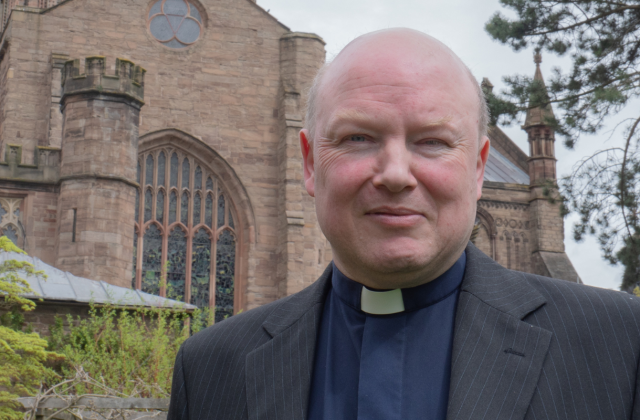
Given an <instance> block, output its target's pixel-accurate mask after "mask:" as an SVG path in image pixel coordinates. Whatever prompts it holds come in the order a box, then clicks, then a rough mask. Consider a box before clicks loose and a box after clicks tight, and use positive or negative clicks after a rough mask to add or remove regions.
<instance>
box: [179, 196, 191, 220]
mask: <svg viewBox="0 0 640 420" xmlns="http://www.w3.org/2000/svg"><path fill="white" fill-rule="evenodd" d="M180 222H181V223H182V224H183V225H185V226H186V225H187V224H188V223H189V194H188V193H186V192H184V193H182V200H180Z"/></svg>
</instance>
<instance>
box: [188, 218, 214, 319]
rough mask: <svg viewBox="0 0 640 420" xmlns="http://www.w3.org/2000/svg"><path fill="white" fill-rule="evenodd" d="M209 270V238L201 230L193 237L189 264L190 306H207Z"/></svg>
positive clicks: (205, 232) (203, 230)
mask: <svg viewBox="0 0 640 420" xmlns="http://www.w3.org/2000/svg"><path fill="white" fill-rule="evenodd" d="M210 270H211V238H210V237H209V234H208V233H207V231H206V230H205V229H203V228H201V229H199V230H198V231H197V232H196V234H195V235H194V237H193V261H192V263H191V304H192V305H196V306H198V307H200V308H202V307H206V306H209V280H210V275H209V273H210Z"/></svg>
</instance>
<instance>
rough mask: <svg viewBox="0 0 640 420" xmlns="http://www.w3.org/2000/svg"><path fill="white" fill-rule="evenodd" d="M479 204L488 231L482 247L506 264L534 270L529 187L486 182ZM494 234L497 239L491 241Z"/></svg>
mask: <svg viewBox="0 0 640 420" xmlns="http://www.w3.org/2000/svg"><path fill="white" fill-rule="evenodd" d="M478 208H479V210H478V213H479V218H480V221H481V222H483V228H484V230H485V231H486V234H485V236H482V235H481V236H480V245H481V246H480V249H481V250H482V251H484V252H485V253H486V254H487V255H489V256H490V257H492V258H494V259H495V260H496V261H497V262H498V263H500V264H501V265H503V266H504V267H507V268H510V269H513V270H518V271H527V272H532V268H531V267H532V266H531V238H530V221H529V187H528V186H526V185H519V184H504V183H499V182H485V183H484V187H483V189H482V198H481V199H480V201H479V202H478ZM483 214H484V216H483ZM491 234H493V241H492V243H490V245H487V242H488V241H489V240H490V239H491Z"/></svg>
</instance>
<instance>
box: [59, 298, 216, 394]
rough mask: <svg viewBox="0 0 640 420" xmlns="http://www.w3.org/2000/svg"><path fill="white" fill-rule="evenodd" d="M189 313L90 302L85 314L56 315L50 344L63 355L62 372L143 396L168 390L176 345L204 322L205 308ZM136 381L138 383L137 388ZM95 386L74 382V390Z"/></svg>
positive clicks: (92, 390) (202, 325) (79, 391)
mask: <svg viewBox="0 0 640 420" xmlns="http://www.w3.org/2000/svg"><path fill="white" fill-rule="evenodd" d="M192 316H193V318H194V319H191V318H190V317H189V315H188V314H186V313H184V312H176V311H172V310H169V309H167V308H133V309H131V308H129V309H119V308H118V307H116V306H104V307H96V306H95V305H92V306H91V308H90V311H89V317H88V318H84V319H81V318H79V317H78V318H77V319H73V317H71V316H70V315H68V316H67V319H66V325H65V322H64V320H63V319H62V318H60V317H58V318H56V322H55V325H54V326H53V327H52V328H51V336H50V338H49V348H50V350H53V351H56V352H59V353H61V354H63V355H64V356H65V357H66V358H65V361H64V363H62V365H61V366H60V368H59V369H60V371H61V373H62V375H63V376H65V377H71V376H73V375H74V374H75V372H76V369H78V368H80V367H82V369H83V370H84V371H85V372H86V373H87V374H89V376H91V377H93V378H95V379H97V380H99V381H101V382H102V383H103V384H104V385H105V386H107V387H109V388H112V389H114V390H116V391H118V392H120V393H122V394H123V395H128V396H136V397H143V398H159V397H166V396H168V394H169V392H170V390H171V379H172V375H173V365H174V361H175V357H176V354H177V352H178V349H179V348H180V345H181V344H182V343H183V342H184V340H186V339H187V337H188V336H189V334H190V331H191V332H196V331H198V330H200V329H202V328H203V327H204V326H206V325H208V324H209V323H210V322H209V319H210V317H209V316H208V311H200V310H197V311H196V313H195V314H193V315H192ZM141 384H143V388H142V389H141ZM97 391H98V390H94V389H91V387H90V386H87V385H79V386H78V387H76V389H75V390H74V392H76V393H78V394H83V393H93V392H97Z"/></svg>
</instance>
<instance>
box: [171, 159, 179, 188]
mask: <svg viewBox="0 0 640 420" xmlns="http://www.w3.org/2000/svg"><path fill="white" fill-rule="evenodd" d="M170 185H171V186H172V187H177V186H178V155H176V154H175V153H174V154H173V155H171V184H170Z"/></svg>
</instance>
